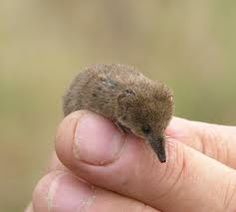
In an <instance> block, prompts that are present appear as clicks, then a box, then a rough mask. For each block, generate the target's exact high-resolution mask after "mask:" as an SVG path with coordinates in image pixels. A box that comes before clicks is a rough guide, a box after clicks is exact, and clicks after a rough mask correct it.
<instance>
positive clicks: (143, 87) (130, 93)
mask: <svg viewBox="0 0 236 212" xmlns="http://www.w3.org/2000/svg"><path fill="white" fill-rule="evenodd" d="M63 100H64V101H63V110H64V115H65V116H66V115H68V114H69V113H71V112H73V111H76V110H81V109H87V110H90V111H93V112H95V113H98V114H101V115H102V116H104V117H106V118H108V119H110V120H112V121H113V122H114V123H116V125H117V126H119V127H120V128H121V129H122V130H123V131H125V132H129V131H131V132H132V133H134V134H135V135H137V136H139V137H142V138H144V139H145V140H147V141H148V142H149V143H150V145H151V147H152V148H153V150H154V151H155V153H156V154H157V156H158V158H159V160H160V162H162V163H163V162H166V154H165V137H164V130H165V128H166V127H167V125H168V123H169V121H170V119H171V117H172V114H173V108H174V103H173V95H172V92H171V91H170V89H169V88H168V87H167V86H166V85H165V84H163V83H161V82H155V81H152V80H150V79H148V78H147V77H145V76H144V75H143V74H141V73H140V72H138V71H136V70H135V69H134V68H133V67H130V66H126V65H120V64H112V65H95V66H91V67H89V68H87V69H85V70H84V71H83V72H81V73H80V74H78V76H77V77H76V78H75V79H74V81H73V82H72V84H71V85H70V88H69V90H68V91H67V93H66V94H65V96H64V97H63Z"/></svg>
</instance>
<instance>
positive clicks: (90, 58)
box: [0, 0, 236, 212]
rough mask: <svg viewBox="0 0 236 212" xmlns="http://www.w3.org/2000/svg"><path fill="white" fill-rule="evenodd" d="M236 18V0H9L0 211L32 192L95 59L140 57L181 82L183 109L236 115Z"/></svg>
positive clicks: (17, 207) (192, 115) (234, 119)
mask: <svg viewBox="0 0 236 212" xmlns="http://www.w3.org/2000/svg"><path fill="white" fill-rule="evenodd" d="M235 20H236V1H220V0H214V1H213V0H198V1H195V0H180V1H174V0H158V1H157V0H146V1H135V0H119V1H117V0H100V1H92V0H69V1H63V0H57V1H56V0H49V1H48V0H21V1H17V0H1V1H0V97H1V100H0V101H1V102H0V141H1V142H0V145H1V146H0V151H1V152H0V165H1V172H0V211H5V212H8V211H22V210H23V208H24V207H25V206H26V204H27V202H28V201H29V200H30V199H31V193H32V189H33V187H34V185H35V184H36V182H37V181H38V179H39V178H40V176H42V174H43V173H44V170H45V167H46V164H47V162H48V160H49V158H50V157H49V155H50V153H51V152H52V150H53V140H54V135H55V131H56V128H57V125H58V123H59V122H60V120H61V119H62V112H61V96H62V95H63V93H64V90H65V88H66V87H67V86H68V84H69V82H70V81H71V79H72V78H73V77H74V76H75V75H76V74H77V73H78V71H79V70H81V69H82V68H83V67H84V66H87V65H89V64H94V63H126V64H131V65H135V66H137V67H138V68H139V69H140V70H142V71H143V72H144V73H145V74H146V75H147V76H149V77H151V78H152V79H161V80H163V81H165V82H166V83H167V84H168V85H169V86H170V87H172V88H173V90H174V93H175V101H176V115H178V116H181V117H185V118H189V119H194V120H201V121H207V122H215V123H221V124H236V116H235V106H236V95H235V84H236V79H235V78H236V70H235V68H236V58H235V55H236V39H235V38H236V21H235Z"/></svg>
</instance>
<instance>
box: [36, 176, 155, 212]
mask: <svg viewBox="0 0 236 212" xmlns="http://www.w3.org/2000/svg"><path fill="white" fill-rule="evenodd" d="M33 207H34V212H41V211H42V212H47V211H55V212H57V211H60V212H63V211H65V212H70V211H71V212H74V211H104V212H106V211H107V212H108V211H114V212H116V211H117V212H118V211H134V212H135V211H143V212H144V211H145V212H157V210H154V209H153V208H151V207H149V206H147V205H144V204H143V203H141V202H138V201H136V200H133V199H130V198H126V197H122V196H120V195H119V194H116V193H113V192H110V191H106V190H103V189H100V188H98V187H96V186H92V185H90V184H88V183H86V182H84V181H82V180H79V178H77V177H75V176H73V175H71V174H69V173H68V172H65V171H53V172H50V173H49V174H48V175H46V176H45V177H44V178H42V179H41V180H40V181H39V183H38V185H37V186H36V188H35V191H34V194H33Z"/></svg>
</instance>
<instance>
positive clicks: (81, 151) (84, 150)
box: [73, 113, 125, 165]
mask: <svg viewBox="0 0 236 212" xmlns="http://www.w3.org/2000/svg"><path fill="white" fill-rule="evenodd" d="M75 133H76V135H75V140H74V146H73V152H74V155H75V157H76V158H77V159H79V160H80V161H83V162H86V163H90V164H93V165H104V164H108V163H111V162H113V161H114V160H115V159H117V158H118V157H119V154H120V152H121V150H122V147H123V145H124V142H125V135H122V133H120V131H119V130H118V129H117V128H116V127H115V126H114V124H112V123H111V122H110V121H109V120H107V119H105V118H103V117H102V116H99V115H97V114H94V113H87V114H84V115H83V116H82V117H81V118H80V120H79V122H78V126H77V129H76V132H75Z"/></svg>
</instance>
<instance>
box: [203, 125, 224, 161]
mask: <svg viewBox="0 0 236 212" xmlns="http://www.w3.org/2000/svg"><path fill="white" fill-rule="evenodd" d="M199 140H200V142H201V146H202V148H201V151H202V153H203V154H205V155H207V156H209V157H211V158H214V159H217V160H219V161H221V162H224V163H225V162H227V160H228V146H227V145H226V143H227V142H224V141H223V139H222V136H221V134H220V133H219V131H218V130H217V127H215V126H210V125H209V126H207V127H202V128H201V133H200V134H199Z"/></svg>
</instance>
